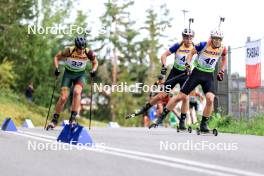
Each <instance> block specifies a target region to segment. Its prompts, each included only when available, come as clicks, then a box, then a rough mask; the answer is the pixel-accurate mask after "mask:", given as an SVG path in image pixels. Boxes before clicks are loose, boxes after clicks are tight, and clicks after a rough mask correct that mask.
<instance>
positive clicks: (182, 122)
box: [176, 115, 192, 133]
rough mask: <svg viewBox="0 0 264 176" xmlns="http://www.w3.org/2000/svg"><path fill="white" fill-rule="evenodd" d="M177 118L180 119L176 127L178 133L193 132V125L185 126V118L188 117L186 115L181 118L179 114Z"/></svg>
mask: <svg viewBox="0 0 264 176" xmlns="http://www.w3.org/2000/svg"><path fill="white" fill-rule="evenodd" d="M177 118H178V119H179V121H180V122H179V125H177V127H176V129H177V133H179V132H189V133H192V127H191V126H189V127H188V128H186V126H185V119H186V116H185V115H184V116H182V117H181V118H179V117H178V116H177Z"/></svg>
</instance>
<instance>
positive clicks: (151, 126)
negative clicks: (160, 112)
mask: <svg viewBox="0 0 264 176" xmlns="http://www.w3.org/2000/svg"><path fill="white" fill-rule="evenodd" d="M162 122H163V118H162V117H158V118H157V119H156V121H155V122H154V123H152V124H151V125H150V126H149V129H151V128H157V127H158V126H159V125H160V124H162Z"/></svg>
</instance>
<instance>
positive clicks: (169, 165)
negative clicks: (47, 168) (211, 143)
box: [9, 132, 237, 176]
mask: <svg viewBox="0 0 264 176" xmlns="http://www.w3.org/2000/svg"><path fill="white" fill-rule="evenodd" d="M9 133H10V134H15V135H19V136H24V137H28V138H32V139H36V140H40V141H45V142H50V143H54V142H55V143H56V141H53V140H50V139H44V138H41V137H37V134H36V133H35V135H34V136H31V135H29V134H22V133H13V132H9ZM68 145H70V144H68ZM73 148H77V146H75V145H73ZM85 148H89V151H94V152H99V153H105V154H110V155H115V156H121V157H126V158H131V159H136V160H141V161H145V162H150V163H155V164H159V165H163V166H167V167H173V168H178V169H183V170H188V171H194V172H201V173H205V174H210V175H217V176H237V175H233V174H226V173H222V172H217V171H210V170H206V169H203V168H197V167H193V166H185V165H182V164H176V163H171V162H168V161H159V160H157V159H151V158H146V157H141V156H135V155H131V154H126V153H118V152H115V151H106V150H100V149H96V148H91V147H85Z"/></svg>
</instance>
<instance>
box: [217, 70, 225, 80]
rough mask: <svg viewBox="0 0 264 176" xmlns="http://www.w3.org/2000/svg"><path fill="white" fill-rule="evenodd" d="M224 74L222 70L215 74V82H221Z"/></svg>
mask: <svg viewBox="0 0 264 176" xmlns="http://www.w3.org/2000/svg"><path fill="white" fill-rule="evenodd" d="M224 74H225V71H224V70H221V71H220V72H219V73H218V74H217V80H218V81H223V79H224Z"/></svg>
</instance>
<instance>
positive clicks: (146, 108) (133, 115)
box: [125, 103, 151, 119]
mask: <svg viewBox="0 0 264 176" xmlns="http://www.w3.org/2000/svg"><path fill="white" fill-rule="evenodd" d="M150 107H151V105H150V104H149V103H147V104H145V105H144V106H143V107H142V108H141V109H139V110H137V111H135V112H134V113H132V114H129V115H127V116H126V117H125V119H131V118H134V117H136V116H139V115H141V114H144V113H145V112H146V111H147V110H148V109H149V108H150Z"/></svg>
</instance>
